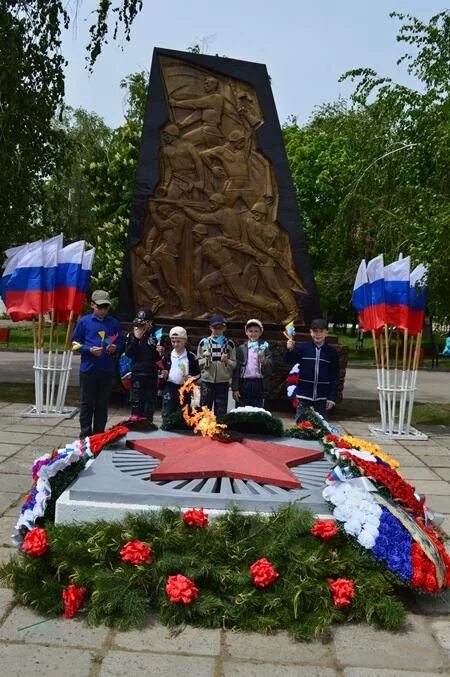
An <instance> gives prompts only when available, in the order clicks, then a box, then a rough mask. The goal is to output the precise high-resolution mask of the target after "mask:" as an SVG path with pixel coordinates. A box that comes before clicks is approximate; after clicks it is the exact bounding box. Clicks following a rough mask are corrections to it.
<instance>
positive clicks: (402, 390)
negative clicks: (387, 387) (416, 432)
mask: <svg viewBox="0 0 450 677" xmlns="http://www.w3.org/2000/svg"><path fill="white" fill-rule="evenodd" d="M407 363H408V328H407V327H406V328H405V330H404V333H403V365H402V379H401V383H400V408H399V415H398V432H399V435H402V434H403V420H404V417H405V414H404V411H405V402H406V391H405V379H406V367H407Z"/></svg>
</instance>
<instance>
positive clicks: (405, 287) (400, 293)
mask: <svg viewBox="0 0 450 677" xmlns="http://www.w3.org/2000/svg"><path fill="white" fill-rule="evenodd" d="M409 268H410V257H409V256H406V257H405V258H404V259H399V260H398V261H394V262H393V263H390V264H389V265H388V266H385V268H384V298H385V303H386V322H387V323H388V324H392V325H394V326H395V327H398V329H406V327H407V326H408V303H409Z"/></svg>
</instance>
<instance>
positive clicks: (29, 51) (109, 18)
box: [0, 0, 143, 249]
mask: <svg viewBox="0 0 450 677" xmlns="http://www.w3.org/2000/svg"><path fill="white" fill-rule="evenodd" d="M77 4H78V3H75V5H74V6H73V7H72V8H71V7H70V6H69V9H67V7H68V6H67V3H66V2H63V0H1V2H0V63H1V69H0V185H1V186H2V190H1V192H0V246H1V248H2V249H4V248H5V247H7V246H8V245H10V244H19V243H22V242H25V241H27V240H28V239H33V238H34V237H35V236H37V235H39V236H41V235H44V236H45V235H46V234H49V233H50V232H51V231H47V230H46V229H47V227H51V224H52V222H53V221H54V219H52V218H51V216H50V214H49V213H47V214H44V215H43V214H42V209H41V199H42V195H41V190H43V191H44V193H46V192H47V191H48V189H49V187H50V186H49V183H48V178H49V177H57V175H58V172H59V171H60V169H59V165H60V163H61V161H63V160H64V158H65V154H66V152H67V143H68V139H67V135H66V133H65V132H66V130H65V129H64V126H61V124H60V123H57V122H55V119H56V118H58V117H60V116H61V114H62V106H63V100H64V66H65V60H64V56H63V55H62V53H61V34H62V31H64V30H67V29H68V28H69V26H70V24H71V22H72V21H74V20H75V18H76V15H77ZM142 4H143V3H142V1H141V0H121V1H120V2H117V3H116V2H111V1H110V0H98V6H97V9H96V10H95V12H94V17H95V20H94V22H93V24H92V26H91V28H90V42H89V44H88V45H87V61H88V63H89V67H90V68H91V69H92V68H93V65H94V63H95V61H96V59H97V58H98V56H99V54H100V52H101V48H102V45H103V44H104V42H105V41H106V38H107V35H108V32H109V28H110V25H111V30H112V31H113V38H114V39H115V38H116V37H117V36H118V31H119V28H120V27H123V31H124V35H125V39H126V40H129V39H130V31H131V25H132V22H133V20H134V19H135V17H136V15H137V14H138V12H139V11H140V9H141V8H142ZM44 183H45V186H44ZM52 200H53V198H52V199H49V201H50V202H52ZM47 207H48V205H47ZM43 218H44V220H43ZM64 220H65V218H63V221H64Z"/></svg>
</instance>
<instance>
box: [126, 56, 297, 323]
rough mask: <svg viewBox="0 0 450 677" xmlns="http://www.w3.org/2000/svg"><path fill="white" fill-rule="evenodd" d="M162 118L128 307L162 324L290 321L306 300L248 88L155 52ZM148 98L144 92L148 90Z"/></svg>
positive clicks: (254, 94)
mask: <svg viewBox="0 0 450 677" xmlns="http://www.w3.org/2000/svg"><path fill="white" fill-rule="evenodd" d="M156 58H158V64H159V69H160V78H161V82H162V88H163V91H164V103H165V108H166V119H165V121H164V122H163V123H162V124H161V125H160V126H159V151H158V160H159V178H158V180H157V181H155V183H154V186H153V189H152V190H151V193H150V195H149V196H148V197H147V199H146V205H145V214H144V215H143V223H142V227H141V238H140V240H139V241H137V242H136V243H135V244H134V246H132V247H131V248H130V250H129V262H130V267H131V278H132V289H133V302H134V306H135V307H141V306H146V307H150V308H152V309H153V310H154V311H158V313H159V315H160V316H162V317H166V318H181V317H184V318H189V319H204V318H206V317H209V316H210V315H211V314H212V313H214V312H220V313H221V314H223V315H224V316H225V317H227V318H228V319H229V320H230V321H232V320H236V321H241V320H242V318H245V317H247V316H252V315H254V314H255V312H257V316H258V317H259V318H261V320H262V321H263V322H265V323H274V324H284V323H286V322H288V321H289V320H294V319H295V320H296V321H297V322H299V320H300V321H301V319H302V312H301V310H300V309H299V299H300V298H301V297H302V296H303V297H306V296H307V295H308V294H309V293H310V289H309V288H308V285H307V284H305V280H304V279H303V275H302V274H301V273H299V270H298V266H296V265H294V260H293V255H292V250H291V241H290V237H289V234H288V232H287V231H286V229H285V228H283V227H282V226H281V225H280V222H279V220H278V209H279V203H280V191H279V187H278V183H277V178H276V172H275V169H274V166H273V163H272V162H271V161H270V159H269V158H268V157H267V155H266V154H265V153H263V152H262V150H261V148H260V144H259V140H258V130H259V129H260V128H261V127H262V126H263V125H264V124H265V122H264V116H263V113H262V109H261V106H260V103H259V100H258V96H257V91H256V88H255V86H254V85H252V84H251V83H249V82H245V81H244V80H241V79H239V78H237V77H231V76H230V75H224V74H223V73H218V72H213V71H211V70H208V69H205V68H204V67H203V66H201V65H198V64H196V63H192V60H189V61H188V60H186V61H185V60H183V59H179V58H174V57H173V56H168V55H166V54H164V52H163V53H162V54H159V55H157V57H156ZM150 91H151V90H150Z"/></svg>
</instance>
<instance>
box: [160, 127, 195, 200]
mask: <svg viewBox="0 0 450 677" xmlns="http://www.w3.org/2000/svg"><path fill="white" fill-rule="evenodd" d="M161 137H162V145H161V151H160V164H161V167H160V171H161V174H160V176H161V184H160V185H159V187H158V188H157V194H158V195H160V196H162V197H167V198H169V199H173V200H177V199H178V198H181V197H182V196H183V195H186V194H187V193H189V194H191V193H192V191H193V189H194V188H197V189H199V190H202V189H203V185H204V182H203V165H202V163H201V161H200V158H199V156H198V153H197V151H196V150H195V147H194V146H193V145H192V144H191V143H188V142H187V141H184V140H183V139H181V138H180V129H179V127H178V125H176V124H174V123H172V122H170V123H169V124H167V125H166V126H165V127H164V128H163V130H162V134H161ZM190 197H192V196H190Z"/></svg>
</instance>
